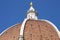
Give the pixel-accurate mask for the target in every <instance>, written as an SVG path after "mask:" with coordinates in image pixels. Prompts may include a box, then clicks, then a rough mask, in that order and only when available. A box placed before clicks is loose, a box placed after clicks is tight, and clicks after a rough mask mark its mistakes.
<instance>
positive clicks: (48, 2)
mask: <svg viewBox="0 0 60 40" xmlns="http://www.w3.org/2000/svg"><path fill="white" fill-rule="evenodd" d="M30 2H33V5H34V8H35V9H36V11H37V13H38V18H39V19H47V20H49V21H51V22H53V23H54V24H55V25H56V26H57V28H58V29H59V30H60V0H0V33H1V32H2V31H3V30H5V29H6V28H8V27H10V26H12V25H14V24H17V23H22V21H23V20H24V18H25V17H26V12H27V10H28V9H29V8H30V5H29V4H30Z"/></svg>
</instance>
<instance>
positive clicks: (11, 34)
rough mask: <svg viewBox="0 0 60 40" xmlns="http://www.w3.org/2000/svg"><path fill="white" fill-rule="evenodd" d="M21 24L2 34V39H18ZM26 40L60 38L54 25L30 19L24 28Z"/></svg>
mask: <svg viewBox="0 0 60 40" xmlns="http://www.w3.org/2000/svg"><path fill="white" fill-rule="evenodd" d="M20 27H21V24H17V25H15V26H14V27H12V28H10V29H9V30H7V31H6V32H4V33H3V34H2V35H1V36H0V40H18V39H19V31H20ZM24 40H59V37H58V34H57V32H56V30H55V29H54V28H53V26H52V25H50V24H49V23H47V22H45V21H37V20H28V21H27V22H26V25H25V30H24Z"/></svg>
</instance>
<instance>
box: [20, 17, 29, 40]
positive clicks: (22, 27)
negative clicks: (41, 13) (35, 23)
mask: <svg viewBox="0 0 60 40" xmlns="http://www.w3.org/2000/svg"><path fill="white" fill-rule="evenodd" d="M28 19H29V18H26V19H24V21H23V23H22V25H21V28H20V38H19V40H23V32H24V28H25V23H26V21H27V20H28Z"/></svg>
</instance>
